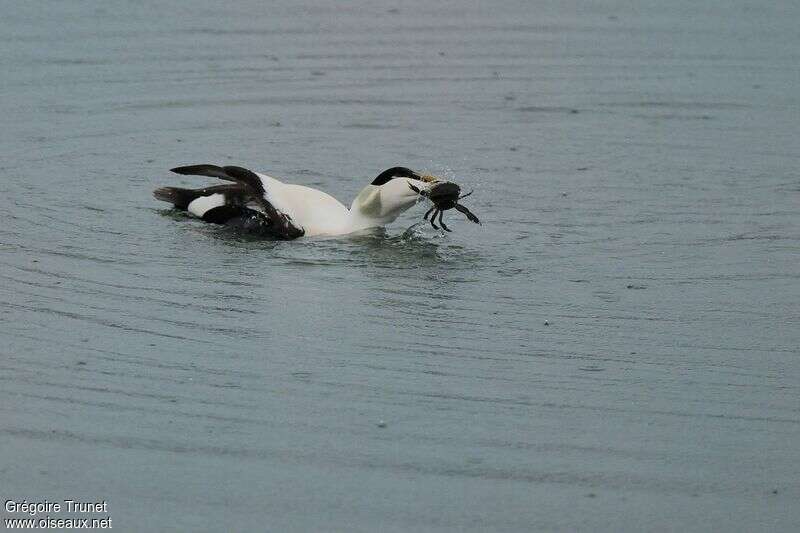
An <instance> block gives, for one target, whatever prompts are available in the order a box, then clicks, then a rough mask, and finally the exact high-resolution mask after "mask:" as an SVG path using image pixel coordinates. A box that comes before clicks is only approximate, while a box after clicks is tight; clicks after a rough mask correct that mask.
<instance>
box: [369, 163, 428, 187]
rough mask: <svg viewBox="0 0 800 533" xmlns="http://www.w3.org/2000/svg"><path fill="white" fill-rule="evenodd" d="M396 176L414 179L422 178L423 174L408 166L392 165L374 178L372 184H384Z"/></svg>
mask: <svg viewBox="0 0 800 533" xmlns="http://www.w3.org/2000/svg"><path fill="white" fill-rule="evenodd" d="M394 178H411V179H412V180H418V179H421V176H420V175H419V174H417V173H416V172H414V171H413V170H411V169H410V168H406V167H392V168H388V169H386V170H384V171H383V172H381V173H380V174H378V177H377V178H375V179H374V180H372V185H384V184H386V183H388V182H389V181H391V180H393V179H394Z"/></svg>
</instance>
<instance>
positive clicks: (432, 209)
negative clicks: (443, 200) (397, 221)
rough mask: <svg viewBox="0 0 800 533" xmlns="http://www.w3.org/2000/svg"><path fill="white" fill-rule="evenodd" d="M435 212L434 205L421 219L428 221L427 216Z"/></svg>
mask: <svg viewBox="0 0 800 533" xmlns="http://www.w3.org/2000/svg"><path fill="white" fill-rule="evenodd" d="M435 210H436V206H435V205H434V206H433V207H431V208H430V209H428V212H427V213H425V216H424V217H423V218H424V219H425V220H428V215H430V214H431V213H432V212H433V211H435Z"/></svg>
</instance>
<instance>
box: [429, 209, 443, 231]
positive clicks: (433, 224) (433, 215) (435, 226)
mask: <svg viewBox="0 0 800 533" xmlns="http://www.w3.org/2000/svg"><path fill="white" fill-rule="evenodd" d="M437 213H441V211H439V210H438V209H437V210H435V211H434V212H433V214H432V215H431V226H433V227H434V228H435V229H439V226H437V225H436V224H435V223H434V219H435V218H436V214H437Z"/></svg>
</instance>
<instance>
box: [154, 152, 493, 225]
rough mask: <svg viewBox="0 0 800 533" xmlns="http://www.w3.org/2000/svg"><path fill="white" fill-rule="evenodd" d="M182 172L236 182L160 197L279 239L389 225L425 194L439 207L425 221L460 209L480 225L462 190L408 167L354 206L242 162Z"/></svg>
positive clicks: (172, 190)
mask: <svg viewBox="0 0 800 533" xmlns="http://www.w3.org/2000/svg"><path fill="white" fill-rule="evenodd" d="M172 172H175V173H176V174H184V175H193V176H209V177H214V178H219V179H222V180H225V181H229V182H232V183H229V184H224V185H215V186H212V187H205V188H202V189H183V188H179V187H162V188H159V189H156V190H155V191H153V196H155V197H156V198H157V199H159V200H163V201H165V202H169V203H172V204H173V205H174V206H175V208H176V209H181V210H185V211H188V212H189V213H191V214H192V215H194V216H196V217H198V218H200V219H201V220H203V221H205V222H210V223H214V224H226V225H231V226H235V227H237V228H240V229H242V230H244V231H245V232H247V233H254V234H259V235H263V236H267V237H271V238H276V239H296V238H298V237H302V236H307V237H310V236H322V235H326V236H333V235H346V234H349V233H353V232H356V231H360V230H364V229H368V228H374V227H380V226H385V225H387V224H389V223H391V222H393V221H394V220H395V219H397V217H398V216H400V214H401V213H403V212H404V211H406V210H407V209H409V208H410V207H412V206H413V205H415V204H416V203H417V202H418V201H419V200H420V199H421V198H428V199H430V200H431V201H433V203H434V206H433V207H432V208H431V209H430V210H429V211H428V212H427V213H426V214H425V219H426V220H427V217H428V215H429V214H431V213H433V215H432V216H431V225H432V226H433V227H434V228H438V226H436V224H435V223H434V217H435V216H436V215H437V214H438V215H439V223H440V224H441V225H442V228H443V229H445V230H447V231H450V230H449V229H448V228H447V226H446V225H445V224H444V223H443V222H442V212H443V211H444V210H445V209H450V208H455V209H458V210H459V211H461V212H462V213H464V214H465V215H467V217H468V218H469V219H470V220H471V221H473V222H476V223H478V219H477V217H475V215H473V214H472V213H470V212H469V210H467V208H465V207H464V206H462V205H460V204H458V200H459V199H460V198H463V197H464V196H467V195H464V196H459V195H460V188H459V187H458V185H456V184H455V183H452V182H448V181H445V180H442V179H440V178H437V177H435V176H430V175H426V174H421V173H419V172H415V171H413V170H410V169H408V168H405V167H393V168H390V169H387V170H384V171H383V172H381V173H380V174H378V176H377V177H376V178H375V179H374V180H373V181H372V183H370V184H369V185H367V186H366V187H364V188H363V189H362V190H361V192H359V193H358V195H357V196H356V198H355V200H353V203H352V204H351V206H350V209H348V208H347V207H345V206H344V205H343V204H342V203H341V202H339V201H338V200H337V199H336V198H334V197H333V196H331V195H329V194H327V193H325V192H322V191H319V190H317V189H313V188H311V187H306V186H303V185H294V184H289V183H284V182H282V181H280V180H278V179H276V178H273V177H271V176H267V175H266V174H261V173H256V172H253V171H251V170H248V169H246V168H242V167H237V166H225V167H219V166H216V165H192V166H185V167H177V168H173V169H172Z"/></svg>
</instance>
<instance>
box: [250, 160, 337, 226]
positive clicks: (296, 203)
mask: <svg viewBox="0 0 800 533" xmlns="http://www.w3.org/2000/svg"><path fill="white" fill-rule="evenodd" d="M258 177H259V178H261V181H262V183H263V184H264V190H265V196H266V198H267V200H268V201H269V202H270V203H271V204H272V205H273V206H275V208H276V209H277V210H279V211H281V212H283V213H286V214H287V215H289V216H290V217H291V218H292V220H294V222H295V223H296V224H299V225H300V226H302V227H303V229H304V230H305V235H306V236H314V235H341V234H344V233H349V232H350V226H351V220H350V218H351V217H350V211H349V210H348V209H347V208H346V207H345V206H344V205H343V204H342V203H341V202H340V201H339V200H337V199H336V198H334V197H333V196H331V195H330V194H328V193H325V192H322V191H320V190H318V189H313V188H311V187H306V186H304V185H294V184H290V183H283V182H282V181H280V180H277V179H275V178H273V177H271V176H267V175H266V174H258Z"/></svg>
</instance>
